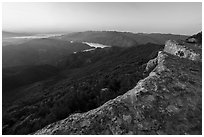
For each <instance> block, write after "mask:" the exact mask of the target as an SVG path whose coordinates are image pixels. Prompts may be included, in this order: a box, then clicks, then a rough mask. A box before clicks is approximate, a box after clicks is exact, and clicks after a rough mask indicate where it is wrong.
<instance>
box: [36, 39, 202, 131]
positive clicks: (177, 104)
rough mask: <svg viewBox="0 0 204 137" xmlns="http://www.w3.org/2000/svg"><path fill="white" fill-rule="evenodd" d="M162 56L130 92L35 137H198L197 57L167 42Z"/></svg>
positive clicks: (199, 87) (199, 65)
mask: <svg viewBox="0 0 204 137" xmlns="http://www.w3.org/2000/svg"><path fill="white" fill-rule="evenodd" d="M164 51H165V52H164ZM164 51H161V52H159V53H158V57H157V58H156V59H155V60H152V61H151V62H150V63H149V66H151V67H149V68H151V69H152V66H155V64H156V66H155V67H154V69H153V70H152V71H151V73H150V74H149V76H148V77H146V78H145V79H143V80H140V81H139V82H138V83H137V85H136V87H135V88H133V89H132V90H130V91H128V92H127V93H125V94H124V95H121V96H118V97H117V98H115V99H113V100H110V101H108V102H106V103H105V104H104V105H102V106H101V107H98V108H96V109H94V110H90V111H88V112H86V113H76V114H73V115H70V116H69V117H67V118H66V119H64V120H61V121H58V122H56V123H53V124H50V125H48V126H46V127H45V128H43V129H41V130H39V131H37V132H36V133H35V134H140V135H142V134H159V135H161V134H202V131H201V130H202V63H201V62H200V61H201V55H200V54H199V53H196V52H195V51H191V50H189V49H186V48H185V47H184V46H177V45H176V46H175V45H174V44H173V45H170V43H168V42H167V43H166V46H165V49H164ZM178 51H184V55H183V56H181V57H180V56H175V55H178V54H177V53H178ZM200 52H201V51H200ZM172 54H173V55H172ZM192 60H193V61H192ZM194 60H196V61H194ZM155 61H156V63H155ZM150 64H152V65H150Z"/></svg>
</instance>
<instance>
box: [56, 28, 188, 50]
mask: <svg viewBox="0 0 204 137" xmlns="http://www.w3.org/2000/svg"><path fill="white" fill-rule="evenodd" d="M187 37H188V36H185V35H174V34H160V33H151V34H145V33H130V32H116V31H86V32H77V33H70V34H67V35H63V36H60V37H56V38H57V39H60V40H65V41H78V42H83V41H86V42H94V43H100V44H104V45H110V46H119V47H130V46H135V45H141V44H147V43H154V44H164V43H165V41H166V40H169V39H181V40H185V39H186V38H187Z"/></svg>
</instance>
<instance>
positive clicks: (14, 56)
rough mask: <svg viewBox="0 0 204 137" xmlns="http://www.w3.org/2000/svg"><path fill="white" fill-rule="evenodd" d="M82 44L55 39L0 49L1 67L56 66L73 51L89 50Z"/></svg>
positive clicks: (44, 39) (39, 40) (38, 40)
mask: <svg viewBox="0 0 204 137" xmlns="http://www.w3.org/2000/svg"><path fill="white" fill-rule="evenodd" d="M89 48H90V46H88V45H86V44H82V43H70V42H65V41H61V40H56V39H50V38H42V39H33V40H30V41H28V42H25V43H23V44H19V45H9V46H3V47H2V55H3V58H2V64H3V67H4V68H5V67H13V66H24V65H25V66H27V65H42V64H50V65H52V66H57V65H58V64H60V63H62V62H63V61H64V60H63V59H64V58H65V57H66V56H68V55H69V54H71V53H73V52H75V51H81V50H84V49H89Z"/></svg>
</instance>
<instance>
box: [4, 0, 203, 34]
mask: <svg viewBox="0 0 204 137" xmlns="http://www.w3.org/2000/svg"><path fill="white" fill-rule="evenodd" d="M2 29H3V31H8V32H27V33H68V32H78V31H123V32H133V33H166V34H168V33H171V34H185V35H192V34H195V33H197V32H200V31H201V30H202V3H201V2H194V3H192V2H191V3H190V2H188V3H187V2H186V3H184V2H181V3H178V2H172V3H167V2H165V3H161V2H155V3H150V2H145V3H142V2H135V3H124V2H123V3H121V2H117V3H112V2H109V3H101V2H98V3H82V2H80V3H73V2H72V3H71V2H65V3H64V2H58V3H57V2H55V3H52V2H50V3H44V2H43V3H42V2H41V3H39V2H38V3H37V2H36V3H34V2H32V3H31V2H29V3H26V2H19V3H13V2H12V3H3V4H2Z"/></svg>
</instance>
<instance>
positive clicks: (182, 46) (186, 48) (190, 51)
mask: <svg viewBox="0 0 204 137" xmlns="http://www.w3.org/2000/svg"><path fill="white" fill-rule="evenodd" d="M164 51H165V52H168V53H170V54H173V55H177V56H179V57H181V58H188V59H190V60H193V61H200V62H201V61H202V56H201V55H202V54H201V49H200V48H198V47H196V46H195V44H189V43H185V42H182V43H178V42H177V41H174V40H168V41H167V42H166V44H165V48H164Z"/></svg>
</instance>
